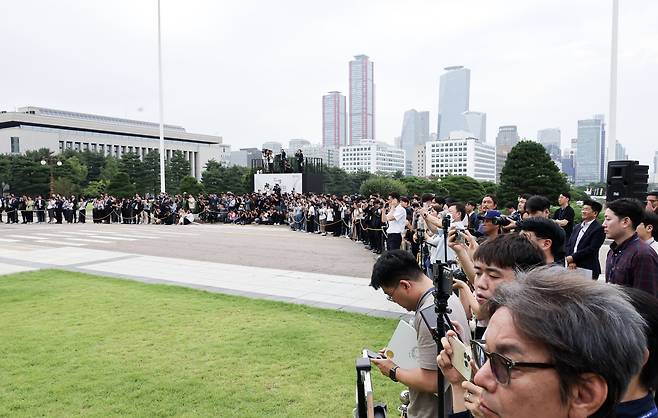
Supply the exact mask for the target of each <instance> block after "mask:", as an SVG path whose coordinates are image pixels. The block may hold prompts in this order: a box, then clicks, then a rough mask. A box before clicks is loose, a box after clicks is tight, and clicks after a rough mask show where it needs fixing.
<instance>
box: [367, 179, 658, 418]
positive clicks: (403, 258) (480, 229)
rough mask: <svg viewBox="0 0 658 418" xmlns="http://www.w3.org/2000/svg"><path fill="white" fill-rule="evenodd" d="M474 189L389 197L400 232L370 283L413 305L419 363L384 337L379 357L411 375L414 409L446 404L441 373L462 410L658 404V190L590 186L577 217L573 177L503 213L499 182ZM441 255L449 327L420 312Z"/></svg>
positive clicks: (448, 408)
mask: <svg viewBox="0 0 658 418" xmlns="http://www.w3.org/2000/svg"><path fill="white" fill-rule="evenodd" d="M418 203H419V204H420V206H419V207H418V206H417V207H416V208H415V209H414V205H417V204H418ZM475 203H476V202H466V203H461V202H456V201H454V200H451V199H449V198H445V199H444V198H440V197H436V196H432V195H424V196H421V197H420V198H412V199H411V201H410V206H411V210H410V209H409V205H407V202H406V200H405V198H401V197H399V196H398V195H397V194H395V193H393V194H391V195H390V196H388V199H387V201H386V203H385V205H384V208H383V209H382V221H386V222H387V226H388V228H386V229H387V231H392V233H387V238H386V240H385V241H386V248H387V251H385V252H384V253H383V254H382V255H381V256H380V257H379V258H378V259H377V261H376V263H375V265H374V267H373V272H372V277H371V283H370V284H371V286H372V287H373V288H374V289H375V290H379V289H381V290H382V291H383V292H384V293H385V294H386V296H387V297H388V299H389V300H391V301H393V302H394V303H397V304H398V305H400V306H401V307H403V308H405V309H406V310H408V311H411V312H414V318H413V324H412V325H413V326H414V328H415V329H416V334H417V341H416V343H417V360H418V367H417V368H413V369H409V368H407V369H405V368H401V367H399V366H398V365H396V363H395V359H389V358H386V349H385V348H384V349H382V350H381V351H380V353H379V356H378V357H377V358H374V359H372V360H371V361H372V362H373V363H374V365H375V366H376V367H378V368H379V370H380V371H381V373H382V374H383V375H385V376H387V377H389V378H390V379H391V380H393V381H395V382H400V383H402V384H403V385H405V386H407V387H408V388H409V397H408V399H409V403H408V405H407V406H406V407H405V408H406V414H407V415H406V416H408V417H412V418H413V417H436V416H438V411H439V409H438V408H439V404H438V402H437V396H436V393H437V392H439V391H438V390H437V389H438V387H437V374H438V373H442V374H443V376H444V378H445V381H446V385H447V387H448V388H449V389H447V390H446V391H445V393H443V391H441V393H442V395H444V396H445V399H446V401H447V402H445V404H444V405H445V410H444V413H445V416H451V417H454V418H457V417H470V416H473V417H490V416H501V417H503V416H504V417H512V418H516V417H519V418H521V417H537V418H544V417H546V418H561V417H563V418H566V417H620V418H626V417H628V418H631V417H632V418H640V417H642V418H644V417H658V410H657V409H656V389H658V253H657V251H658V244H656V239H658V192H651V193H649V195H648V197H647V199H646V202H640V201H638V200H634V199H618V200H615V201H612V202H608V203H607V204H606V206H605V209H604V207H603V206H602V205H601V203H599V202H596V201H594V200H585V201H583V202H582V206H581V210H582V222H581V223H579V224H577V225H576V224H575V223H574V219H575V212H574V211H573V208H572V207H571V205H570V203H571V202H570V195H569V193H568V192H566V191H565V192H564V193H562V194H561V195H560V197H559V200H558V202H557V204H558V208H557V210H554V211H553V212H551V202H550V201H549V200H548V199H546V198H545V197H543V196H527V195H522V196H519V197H518V199H517V201H516V202H514V203H508V204H506V205H504V206H505V209H506V210H507V215H503V214H502V213H501V211H499V210H498V202H497V199H496V198H495V196H492V195H487V196H484V198H483V199H482V200H481V201H480V202H477V203H478V204H477V205H476V204H475ZM400 208H402V209H404V210H400ZM602 212H603V213H602ZM600 214H602V215H603V222H600V221H599V219H600V216H599V215H600ZM396 223H397V225H396ZM391 227H393V228H391ZM400 228H402V232H401V237H402V242H401V243H400V237H398V236H395V235H396V234H397V233H398V231H399V229H400ZM422 236H424V239H422V238H421V237H422ZM606 238H607V239H608V240H609V242H611V243H610V250H609V251H608V253H607V259H606V261H605V266H604V268H603V269H601V265H600V264H601V263H600V261H599V252H600V248H601V246H602V245H603V243H604V241H605V240H606ZM428 247H429V248H428ZM452 260H454V261H456V265H455V266H452V267H449V266H450V265H451V264H452V263H451V262H449V261H452ZM438 269H441V270H442V271H444V275H443V276H444V277H448V280H450V281H451V282H452V283H451V284H452V288H453V292H452V293H451V294H450V295H449V296H446V297H447V305H448V307H449V309H448V317H449V320H450V321H449V322H450V328H451V329H450V330H448V331H447V332H446V333H445V336H444V337H443V338H441V337H440V335H438V336H437V334H433V333H434V332H436V330H433V329H430V328H428V326H426V325H424V323H423V320H422V315H421V312H422V311H423V310H424V309H426V308H429V307H432V308H431V309H432V312H433V305H434V303H435V301H434V297H433V295H434V294H435V293H439V292H436V290H435V282H434V279H435V278H437V277H439V276H435V273H436V272H437V270H438ZM448 271H449V274H448V273H447V272H448ZM601 274H603V275H604V278H605V280H598V279H599V277H600V275H601ZM592 279H594V280H592ZM435 337H436V339H439V338H441V339H440V342H439V344H440V348H441V351H440V353H439V355H438V356H437V342H436V340H435ZM464 353H470V355H469V356H468V357H465V354H464ZM469 360H470V361H469Z"/></svg>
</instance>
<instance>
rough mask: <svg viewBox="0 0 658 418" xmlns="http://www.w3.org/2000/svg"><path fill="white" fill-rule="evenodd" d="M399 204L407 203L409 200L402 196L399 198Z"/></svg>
mask: <svg viewBox="0 0 658 418" xmlns="http://www.w3.org/2000/svg"><path fill="white" fill-rule="evenodd" d="M400 202H404V203H409V198H408V197H406V196H402V197H401V198H400Z"/></svg>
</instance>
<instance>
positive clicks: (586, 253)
mask: <svg viewBox="0 0 658 418" xmlns="http://www.w3.org/2000/svg"><path fill="white" fill-rule="evenodd" d="M602 208H603V206H601V204H600V203H599V202H597V201H594V200H585V201H584V202H583V207H582V217H583V222H582V223H581V224H579V225H576V227H575V228H574V230H573V232H572V233H571V237H570V238H569V241H568V243H567V246H566V254H567V258H566V260H565V261H566V264H567V267H569V268H571V269H575V268H577V267H580V268H584V269H587V270H591V271H592V279H594V280H597V279H598V278H599V274H601V263H600V262H599V249H600V248H601V246H602V245H603V243H604V241H605V232H604V231H603V227H602V226H601V224H600V223H599V222H598V221H597V218H598V216H599V213H600V212H601V210H602Z"/></svg>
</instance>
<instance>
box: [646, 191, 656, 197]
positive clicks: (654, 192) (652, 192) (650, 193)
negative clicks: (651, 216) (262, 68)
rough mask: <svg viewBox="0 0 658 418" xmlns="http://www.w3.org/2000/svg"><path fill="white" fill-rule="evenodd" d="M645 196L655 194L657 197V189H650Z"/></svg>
mask: <svg viewBox="0 0 658 418" xmlns="http://www.w3.org/2000/svg"><path fill="white" fill-rule="evenodd" d="M647 196H656V197H658V190H652V191H650V192H649V193H647Z"/></svg>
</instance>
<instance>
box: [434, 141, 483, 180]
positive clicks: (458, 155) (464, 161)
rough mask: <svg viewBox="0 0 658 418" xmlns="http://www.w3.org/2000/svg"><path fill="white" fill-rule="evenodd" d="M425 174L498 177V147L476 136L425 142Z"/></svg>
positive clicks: (477, 178)
mask: <svg viewBox="0 0 658 418" xmlns="http://www.w3.org/2000/svg"><path fill="white" fill-rule="evenodd" d="M425 174H426V175H427V176H438V177H444V176H448V175H457V176H469V177H473V178H474V179H476V180H480V181H494V180H495V179H496V149H495V148H494V147H493V146H492V145H488V144H486V143H484V142H482V141H479V140H478V139H476V138H450V139H443V140H440V141H434V142H428V143H427V144H425Z"/></svg>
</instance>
